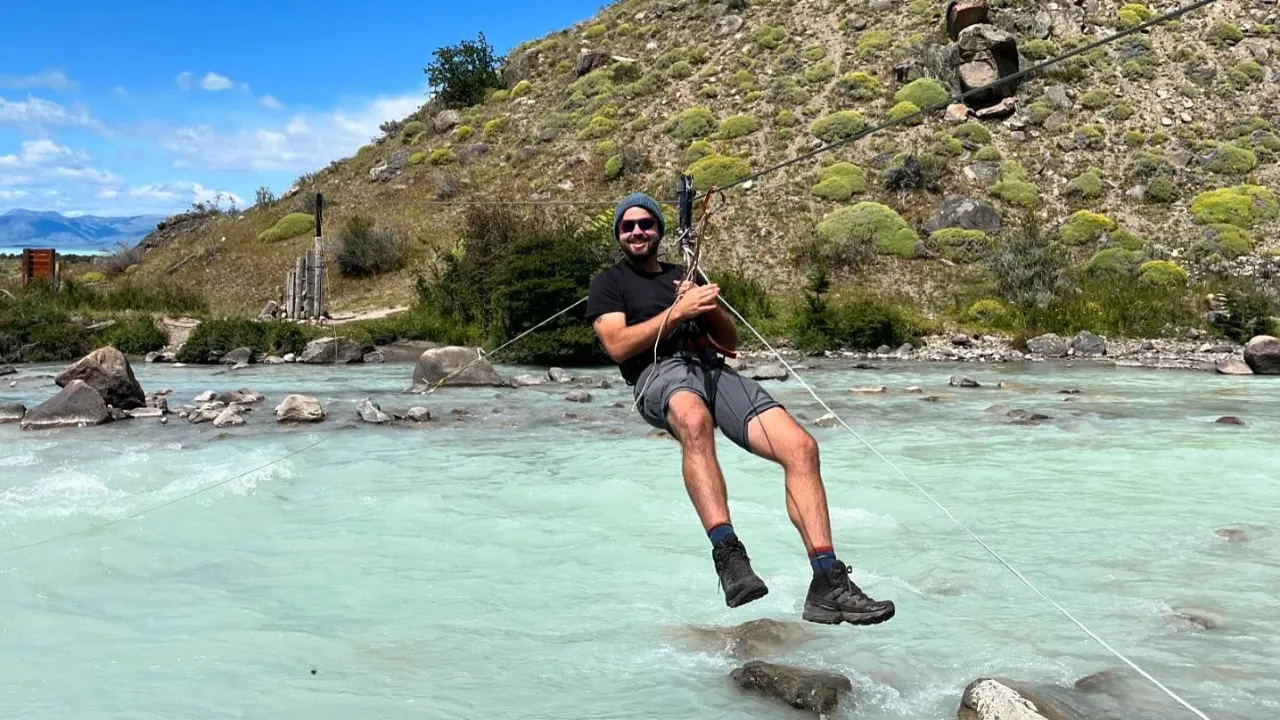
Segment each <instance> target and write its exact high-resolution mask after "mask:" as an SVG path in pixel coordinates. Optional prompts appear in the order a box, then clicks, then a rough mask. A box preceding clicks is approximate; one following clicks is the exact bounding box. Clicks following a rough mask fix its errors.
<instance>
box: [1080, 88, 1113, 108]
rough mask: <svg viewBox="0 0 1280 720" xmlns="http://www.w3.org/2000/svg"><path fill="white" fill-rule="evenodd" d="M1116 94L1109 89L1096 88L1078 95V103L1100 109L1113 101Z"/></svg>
mask: <svg viewBox="0 0 1280 720" xmlns="http://www.w3.org/2000/svg"><path fill="white" fill-rule="evenodd" d="M1115 99H1116V96H1115V95H1114V94H1113V93H1112V92H1111V91H1110V90H1104V89H1102V88H1098V89H1096V90H1090V91H1089V92H1087V93H1085V94H1084V95H1081V96H1080V100H1079V102H1080V104H1081V105H1082V106H1084V107H1086V108H1088V109H1090V110H1101V109H1102V108H1104V107H1107V106H1108V105H1110V104H1111V103H1113V102H1115Z"/></svg>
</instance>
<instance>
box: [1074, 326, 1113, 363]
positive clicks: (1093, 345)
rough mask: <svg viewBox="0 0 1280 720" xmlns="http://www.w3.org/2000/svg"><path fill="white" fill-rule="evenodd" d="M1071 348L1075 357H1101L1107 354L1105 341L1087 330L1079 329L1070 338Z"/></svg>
mask: <svg viewBox="0 0 1280 720" xmlns="http://www.w3.org/2000/svg"><path fill="white" fill-rule="evenodd" d="M1071 349H1072V350H1073V351H1074V352H1075V355H1076V357H1102V356H1103V355H1106V354H1107V341H1106V340H1103V339H1102V338H1100V337H1098V336H1097V335H1094V334H1093V333H1091V332H1089V331H1088V330H1081V331H1080V332H1079V333H1077V334H1076V336H1075V337H1074V338H1072V339H1071Z"/></svg>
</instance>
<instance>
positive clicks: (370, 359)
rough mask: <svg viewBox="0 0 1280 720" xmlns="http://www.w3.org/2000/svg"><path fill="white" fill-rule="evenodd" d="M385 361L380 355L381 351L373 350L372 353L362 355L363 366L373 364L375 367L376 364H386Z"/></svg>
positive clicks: (384, 357)
mask: <svg viewBox="0 0 1280 720" xmlns="http://www.w3.org/2000/svg"><path fill="white" fill-rule="evenodd" d="M386 360H387V358H386V356H384V355H383V354H382V351H381V350H374V351H373V352H367V353H365V354H364V359H363V361H364V363H365V364H375V365H376V364H378V363H382V362H386Z"/></svg>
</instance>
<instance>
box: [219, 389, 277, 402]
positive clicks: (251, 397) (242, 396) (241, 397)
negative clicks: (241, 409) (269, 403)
mask: <svg viewBox="0 0 1280 720" xmlns="http://www.w3.org/2000/svg"><path fill="white" fill-rule="evenodd" d="M215 399H216V400H218V401H219V402H224V403H226V404H228V405H231V404H236V405H253V404H254V403H260V402H262V401H263V400H266V399H267V398H266V396H265V395H263V394H262V393H260V392H255V391H253V390H246V389H244V388H241V389H239V390H232V391H231V392H229V393H218V395H217V397H216V398H215Z"/></svg>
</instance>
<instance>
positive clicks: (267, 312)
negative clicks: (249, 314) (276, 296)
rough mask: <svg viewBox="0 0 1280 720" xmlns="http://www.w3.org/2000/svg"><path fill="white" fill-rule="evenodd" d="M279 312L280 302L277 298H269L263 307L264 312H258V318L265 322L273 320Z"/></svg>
mask: <svg viewBox="0 0 1280 720" xmlns="http://www.w3.org/2000/svg"><path fill="white" fill-rule="evenodd" d="M278 312H280V303H278V302H276V301H275V300H268V301H267V304H266V305H264V306H263V307H262V312H260V313H258V320H260V321H263V322H265V321H267V320H271V319H273V318H275V316H276V314H277V313H278Z"/></svg>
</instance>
